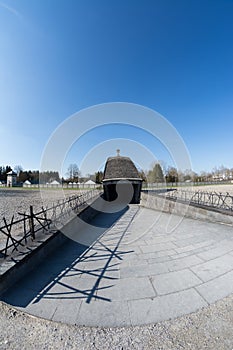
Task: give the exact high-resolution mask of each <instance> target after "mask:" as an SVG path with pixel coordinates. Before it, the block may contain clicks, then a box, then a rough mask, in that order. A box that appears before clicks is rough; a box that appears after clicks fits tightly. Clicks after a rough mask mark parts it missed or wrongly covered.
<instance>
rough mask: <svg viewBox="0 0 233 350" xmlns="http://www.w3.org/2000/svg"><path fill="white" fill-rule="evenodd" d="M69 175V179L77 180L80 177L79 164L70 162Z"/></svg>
mask: <svg viewBox="0 0 233 350" xmlns="http://www.w3.org/2000/svg"><path fill="white" fill-rule="evenodd" d="M66 174H67V177H68V180H72V181H74V180H77V181H78V179H79V177H80V170H79V168H78V166H77V164H75V163H73V164H70V165H69V167H68V169H67V173H66Z"/></svg>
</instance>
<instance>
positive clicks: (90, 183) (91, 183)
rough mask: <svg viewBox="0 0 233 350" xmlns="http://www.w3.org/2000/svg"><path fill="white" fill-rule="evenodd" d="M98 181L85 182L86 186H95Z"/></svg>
mask: <svg viewBox="0 0 233 350" xmlns="http://www.w3.org/2000/svg"><path fill="white" fill-rule="evenodd" d="M95 186H96V183H95V182H94V181H92V180H88V181H86V182H85V183H84V188H95Z"/></svg>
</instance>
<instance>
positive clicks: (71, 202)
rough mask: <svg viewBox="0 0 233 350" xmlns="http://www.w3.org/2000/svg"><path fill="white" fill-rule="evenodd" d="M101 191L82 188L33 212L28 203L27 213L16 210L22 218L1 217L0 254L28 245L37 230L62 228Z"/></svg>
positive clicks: (0, 255)
mask: <svg viewBox="0 0 233 350" xmlns="http://www.w3.org/2000/svg"><path fill="white" fill-rule="evenodd" d="M101 193H102V191H99V190H90V191H85V192H83V193H82V194H81V195H79V196H71V197H69V198H68V199H63V200H59V201H57V203H56V204H55V203H54V204H53V205H52V206H50V207H45V208H44V207H42V208H41V210H40V211H39V212H36V213H35V212H34V210H33V206H30V208H29V212H28V213H26V212H25V213H18V214H19V215H20V216H22V219H17V220H15V218H14V215H13V216H12V218H11V219H10V220H8V221H7V220H6V218H3V219H2V222H3V224H0V257H2V258H6V257H7V256H8V255H10V254H12V253H14V252H15V251H19V248H20V247H21V248H22V247H25V246H27V244H28V242H29V240H30V241H32V240H35V238H36V234H37V233H38V232H40V233H41V232H42V233H50V234H51V233H53V232H55V231H57V230H58V229H59V228H62V227H63V226H64V225H65V224H66V223H67V222H69V221H70V220H71V219H72V217H73V216H72V214H73V215H75V214H77V213H78V212H79V211H81V210H82V209H83V208H84V207H85V206H88V205H89V204H90V203H91V202H92V201H93V200H94V199H95V198H97V197H98V196H99V195H100V194H101Z"/></svg>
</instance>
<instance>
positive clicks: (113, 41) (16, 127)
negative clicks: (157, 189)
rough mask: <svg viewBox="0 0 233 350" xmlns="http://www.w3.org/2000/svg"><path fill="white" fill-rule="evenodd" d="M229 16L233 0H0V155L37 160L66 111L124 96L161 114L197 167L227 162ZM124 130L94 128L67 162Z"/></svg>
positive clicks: (33, 164) (231, 117) (231, 65)
mask: <svg viewBox="0 0 233 350" xmlns="http://www.w3.org/2000/svg"><path fill="white" fill-rule="evenodd" d="M232 19H233V1H232V0H153V1H142V0H141V1H137V0H131V1H130V0H117V1H116V0H115V1H112V0H106V1H105V0H98V1H96V0H69V1H67V0H50V1H47V0H40V1H38V0H20V1H16V0H0V164H2V165H4V164H5V165H6V164H10V165H12V166H15V165H16V164H21V165H22V166H23V168H24V169H38V168H39V166H40V158H41V154H42V151H43V149H44V146H45V144H46V142H47V140H48V139H49V137H50V135H51V133H52V132H53V131H54V130H55V129H56V127H57V126H58V125H59V124H60V123H62V122H63V121H64V120H65V119H66V118H67V117H69V116H70V115H72V114H74V113H76V112H77V111H79V110H81V109H83V108H86V107H89V106H91V105H95V104H100V103H105V102H113V101H123V102H131V103H137V104H140V105H144V106H147V107H149V108H152V109H154V110H156V111H158V112H159V113H160V114H162V115H163V116H164V117H165V118H167V119H168V121H169V122H170V123H172V124H173V126H174V127H175V128H176V129H177V131H178V132H179V133H180V135H181V137H182V138H183V140H184V142H185V144H186V146H187V148H188V150H189V153H190V157H191V161H192V164H193V169H194V170H195V171H198V172H199V171H201V170H206V171H208V170H211V169H212V168H213V167H214V166H219V165H222V164H223V165H225V166H227V167H231V168H232V167H233V157H232V131H233V20H232ZM127 135H128V134H127V133H126V132H125V131H124V130H123V129H122V128H120V127H119V129H114V130H113V129H111V128H110V127H109V129H108V130H107V132H104V131H102V132H101V131H100V129H99V128H97V129H96V130H94V131H93V132H91V133H90V135H89V137H88V135H86V137H84V138H83V140H82V142H81V143H80V145H79V146H78V145H77V148H76V149H75V152H73V153H72V152H71V154H70V157H69V156H68V158H67V164H68V162H76V163H78V165H79V166H80V162H81V159H82V157H83V156H84V155H85V154H86V153H87V152H88V151H89V149H90V144H91V147H93V140H96V145H98V144H99V143H100V142H103V141H107V140H108V138H111V137H114V138H127ZM130 138H131V139H132V140H135V141H136V142H141V144H143V145H145V147H148V148H151V147H152V142H151V143H148V142H149V141H148V138H147V136H146V135H144V134H143V133H141V134H140V135H139V133H138V131H136V130H132V132H131V133H130ZM152 148H153V147H152ZM151 151H152V152H153V149H151ZM111 152H112V149H111V148H109V153H111ZM126 152H127V147H126V149H125V150H124V153H126ZM129 153H130V152H129ZM155 153H156V157H157V158H158V159H162V158H163V156H164V157H165V158H166V156H165V153H163V151H161V153H160V151H158V149H157V152H155ZM81 154H82V157H81ZM109 155H112V154H109ZM128 155H129V156H131V153H130V154H128ZM134 160H135V162H137V163H138V164H142V165H143V166H146V164H145V163H143V161H142V160H141V159H134ZM101 161H102V160H100V162H101ZM103 161H104V160H103ZM165 161H166V162H169V160H168V158H166V159H165ZM89 170H90V172H91V171H92V169H88V168H85V172H89Z"/></svg>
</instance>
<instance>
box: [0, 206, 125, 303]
mask: <svg viewBox="0 0 233 350" xmlns="http://www.w3.org/2000/svg"><path fill="white" fill-rule="evenodd" d="M128 209H129V207H128V206H127V207H126V208H125V209H124V210H122V211H120V212H117V213H111V214H106V213H100V214H99V215H98V216H97V217H96V218H95V219H94V220H93V221H92V222H91V223H92V224H93V225H95V227H96V235H95V237H97V238H96V239H95V241H93V242H91V244H89V245H88V246H87V245H84V244H81V243H77V242H75V241H73V240H71V239H68V241H67V242H66V243H65V244H63V245H62V246H61V247H59V249H58V250H57V251H55V252H53V253H52V254H51V255H49V256H48V257H47V258H46V260H45V261H43V262H42V263H41V264H40V265H39V266H38V267H36V268H35V269H34V270H32V271H31V272H30V273H29V274H27V275H26V276H25V277H24V278H22V279H21V280H20V281H19V282H17V283H15V284H14V285H13V286H12V287H11V288H10V289H9V290H8V291H7V292H5V293H4V294H3V295H2V296H1V300H2V301H4V302H6V303H8V304H11V305H14V306H18V307H26V306H27V305H28V304H30V303H38V302H39V301H40V300H41V299H42V298H43V299H83V300H85V302H86V303H90V302H91V300H92V299H93V298H94V299H100V300H103V301H109V302H110V301H111V300H110V299H107V298H104V297H101V295H99V294H101V293H100V292H101V289H106V288H111V286H112V283H113V281H114V279H118V277H117V274H115V273H114V272H116V271H117V270H118V267H117V265H119V262H120V260H122V257H123V256H124V254H128V253H130V252H131V251H127V252H122V251H119V245H120V243H121V241H122V239H123V238H124V235H125V231H126V230H122V231H121V232H120V234H118V236H117V237H115V239H114V240H112V241H111V237H110V239H109V244H108V239H107V240H106V239H105V241H104V242H105V243H103V242H102V241H101V240H100V238H101V237H102V236H103V235H104V234H105V233H106V232H107V231H108V229H109V228H110V227H112V226H113V225H114V224H116V222H117V221H118V220H119V219H120V218H121V216H122V215H123V214H124V213H125V212H126V211H127V210H128ZM110 242H111V243H110ZM112 242H114V244H112ZM116 261H119V262H116ZM90 264H91V267H90V268H89V267H88V265H90ZM93 265H94V266H93ZM95 265H96V267H95ZM81 276H84V277H90V278H91V279H89V282H90V281H91V285H90V287H89V286H88V288H85V286H84V288H79V281H81V279H79V277H81ZM102 279H107V280H109V282H110V284H109V285H107V286H104V287H102V288H100V287H99V284H100V281H101V280H102ZM71 282H72V283H71ZM74 282H75V283H74Z"/></svg>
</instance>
